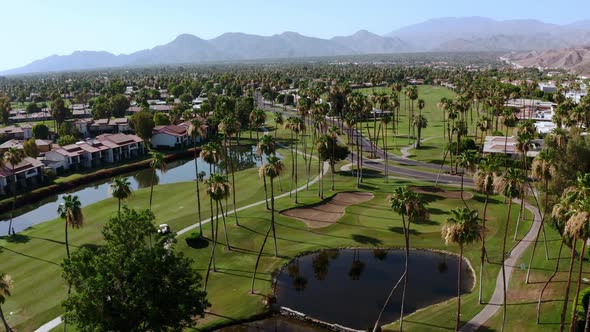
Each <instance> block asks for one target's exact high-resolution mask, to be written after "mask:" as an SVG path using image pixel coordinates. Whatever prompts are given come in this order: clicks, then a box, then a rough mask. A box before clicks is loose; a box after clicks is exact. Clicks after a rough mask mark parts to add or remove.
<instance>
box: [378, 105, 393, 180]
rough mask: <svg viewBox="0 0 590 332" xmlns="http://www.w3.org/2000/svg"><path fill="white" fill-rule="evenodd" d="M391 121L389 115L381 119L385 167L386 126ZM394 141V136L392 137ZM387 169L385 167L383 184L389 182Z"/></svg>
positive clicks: (386, 158)
mask: <svg viewBox="0 0 590 332" xmlns="http://www.w3.org/2000/svg"><path fill="white" fill-rule="evenodd" d="M391 121H392V117H391V116H390V115H385V116H382V117H381V123H382V124H383V127H384V129H383V156H384V157H385V165H388V164H389V162H388V154H389V153H388V152H387V126H388V125H389V123H390V122H391ZM393 138H394V139H395V136H393ZM388 170H389V167H387V166H386V167H385V183H388V182H389V174H388Z"/></svg>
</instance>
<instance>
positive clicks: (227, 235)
mask: <svg viewBox="0 0 590 332" xmlns="http://www.w3.org/2000/svg"><path fill="white" fill-rule="evenodd" d="M216 202H217V204H218V205H219V209H220V210H221V219H222V220H223V232H224V233H225V242H226V247H227V251H231V246H230V245H229V234H228V233H227V225H226V223H225V212H224V211H223V203H222V202H221V201H216Z"/></svg>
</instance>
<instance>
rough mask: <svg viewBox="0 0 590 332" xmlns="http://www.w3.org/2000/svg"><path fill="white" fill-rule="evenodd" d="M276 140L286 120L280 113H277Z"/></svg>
mask: <svg viewBox="0 0 590 332" xmlns="http://www.w3.org/2000/svg"><path fill="white" fill-rule="evenodd" d="M274 120H275V138H277V133H278V131H279V127H282V126H283V124H284V123H285V119H284V118H283V114H282V113H279V112H275V119H274Z"/></svg>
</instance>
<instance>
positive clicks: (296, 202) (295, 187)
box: [293, 135, 299, 204]
mask: <svg viewBox="0 0 590 332" xmlns="http://www.w3.org/2000/svg"><path fill="white" fill-rule="evenodd" d="M297 137H299V135H297ZM298 142H299V138H297V141H295V159H293V163H294V165H295V167H294V170H295V186H294V188H293V189H294V190H295V204H299V200H298V198H299V197H298V195H297V192H298V190H297V186H298V185H299V183H298V176H297V145H298V144H297V143H298Z"/></svg>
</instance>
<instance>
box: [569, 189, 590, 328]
mask: <svg viewBox="0 0 590 332" xmlns="http://www.w3.org/2000/svg"><path fill="white" fill-rule="evenodd" d="M576 205H578V207H577V209H576V210H577V211H576V213H575V214H574V215H573V216H571V218H570V219H569V220H568V221H567V223H566V224H565V233H566V234H567V235H568V236H569V237H571V238H575V239H576V240H578V241H580V242H581V243H582V249H581V251H580V258H579V266H578V281H577V283H576V285H577V286H576V291H575V292H574V294H575V297H574V302H573V303H574V304H573V306H574V310H572V311H573V312H572V318H571V322H570V331H574V326H575V322H576V316H577V315H576V314H577V310H575V306H576V305H577V303H578V296H579V295H580V286H581V285H582V272H583V264H584V259H585V256H584V254H585V252H586V243H587V240H588V236H589V235H590V229H589V226H590V212H588V211H590V201H587V199H586V198H585V197H581V199H580V201H578V202H577V204H576Z"/></svg>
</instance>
